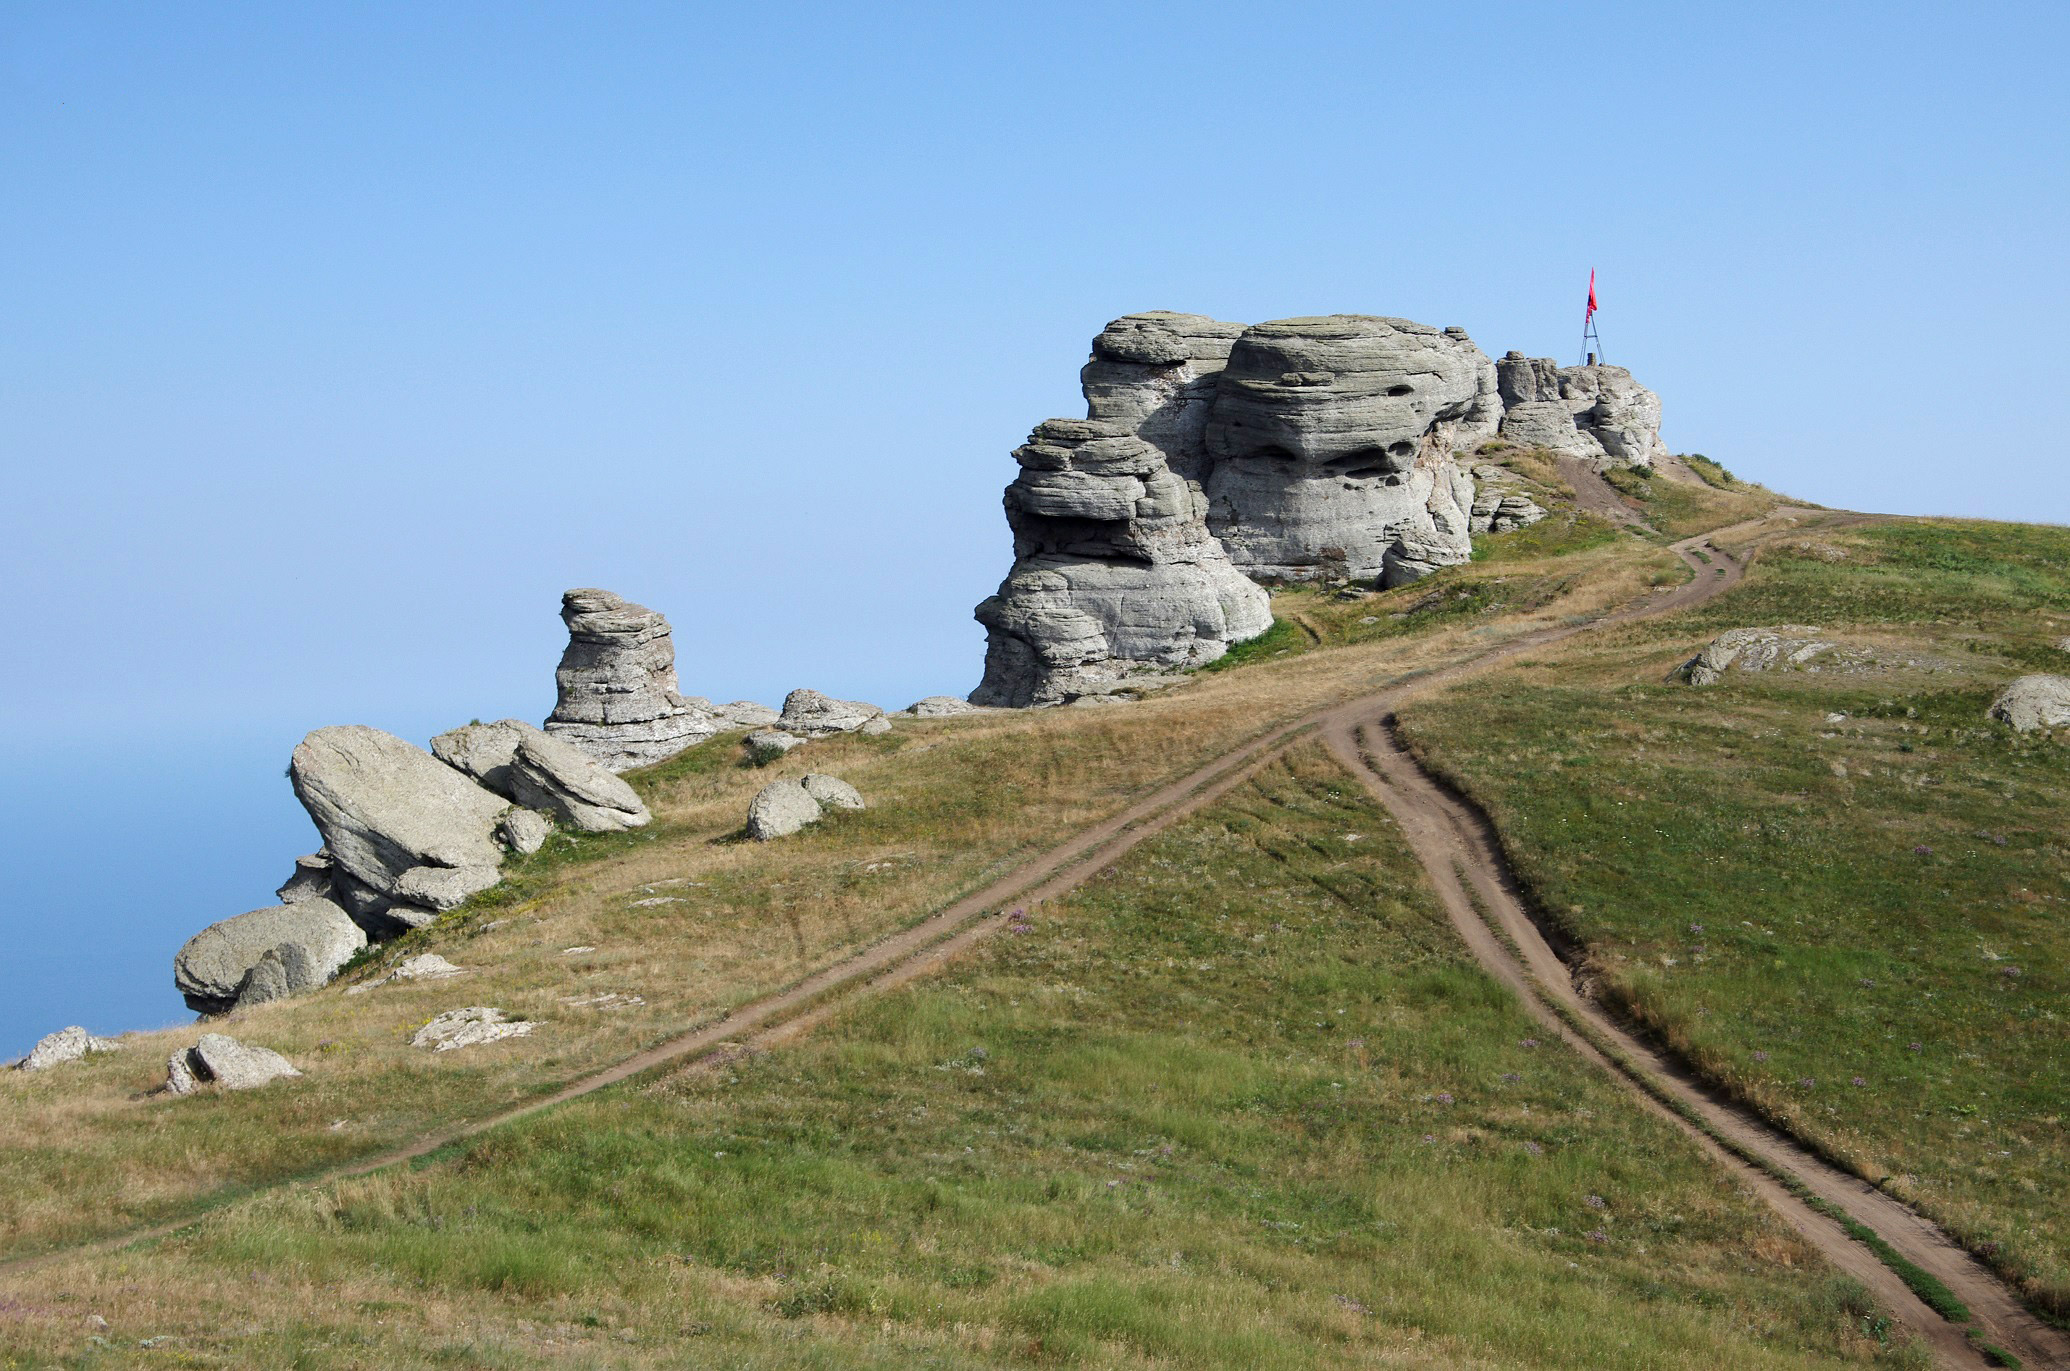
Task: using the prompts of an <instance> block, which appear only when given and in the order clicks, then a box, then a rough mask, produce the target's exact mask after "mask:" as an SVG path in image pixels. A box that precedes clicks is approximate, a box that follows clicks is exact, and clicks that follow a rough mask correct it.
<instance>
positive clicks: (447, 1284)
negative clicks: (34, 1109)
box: [0, 750, 1923, 1371]
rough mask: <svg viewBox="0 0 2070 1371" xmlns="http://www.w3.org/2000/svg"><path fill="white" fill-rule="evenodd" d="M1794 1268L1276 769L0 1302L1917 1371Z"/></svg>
mask: <svg viewBox="0 0 2070 1371" xmlns="http://www.w3.org/2000/svg"><path fill="white" fill-rule="evenodd" d="M1816 1269H1817V1263H1816V1261H1815V1259H1814V1258H1812V1256H1811V1255H1810V1254H1809V1253H1808V1252H1807V1251H1806V1250H1805V1249H1804V1248H1803V1247H1802V1246H1801V1244H1800V1243H1799V1241H1798V1240H1797V1239H1796V1237H1795V1236H1794V1235H1793V1234H1791V1233H1790V1232H1789V1231H1788V1230H1787V1229H1785V1228H1784V1227H1783V1226H1782V1225H1780V1224H1779V1223H1777V1222H1776V1221H1774V1220H1773V1219H1772V1218H1771V1217H1769V1216H1768V1215H1767V1213H1766V1212H1765V1211H1764V1210H1761V1209H1760V1208H1759V1207H1758V1206H1757V1205H1755V1204H1754V1203H1753V1202H1751V1201H1750V1200H1748V1199H1747V1198H1745V1197H1744V1196H1742V1195H1740V1194H1739V1193H1737V1192H1736V1191H1735V1190H1733V1189H1732V1188H1731V1187H1730V1186H1729V1185H1727V1184H1725V1183H1724V1182H1723V1181H1722V1180H1721V1179H1720V1178H1719V1177H1718V1175H1717V1173H1716V1172H1715V1171H1713V1170H1711V1169H1710V1168H1709V1167H1708V1166H1707V1165H1706V1164H1705V1163H1704V1162H1703V1161H1702V1159H1701V1158H1700V1157H1699V1155H1698V1154H1697V1153H1696V1152H1695V1151H1694V1150H1693V1149H1692V1148H1690V1147H1689V1146H1687V1145H1686V1144H1685V1143H1683V1142H1682V1141H1681V1140H1680V1138H1679V1137H1678V1136H1677V1135H1676V1134H1674V1133H1673V1132H1672V1131H1671V1130H1670V1129H1668V1128H1667V1127H1666V1126H1665V1125H1663V1124H1661V1123H1659V1122H1657V1121H1656V1120H1654V1119H1653V1118H1652V1117H1651V1116H1650V1115H1647V1114H1644V1113H1643V1112H1641V1111H1636V1110H1633V1109H1631V1108H1630V1107H1629V1105H1628V1103H1627V1102H1626V1101H1625V1100H1624V1099H1623V1098H1622V1097H1621V1095H1620V1093H1619V1091H1618V1089H1617V1088H1616V1087H1615V1086H1614V1085H1612V1084H1611V1083H1609V1082H1608V1081H1606V1080H1604V1079H1603V1078H1602V1077H1601V1076H1599V1075H1598V1074H1596V1073H1595V1072H1594V1071H1592V1070H1591V1069H1590V1068H1588V1067H1587V1066H1585V1065H1584V1064H1583V1063H1581V1062H1580V1061H1579V1060H1578V1059H1576V1058H1574V1057H1573V1056H1571V1055H1570V1054H1569V1053H1567V1052H1566V1051H1565V1050H1564V1049H1562V1048H1560V1047H1558V1046H1557V1045H1555V1044H1551V1043H1547V1044H1544V1045H1539V1044H1538V1043H1537V1041H1536V1039H1535V1038H1534V1029H1533V1025H1532V1022H1531V1020H1529V1019H1528V1018H1527V1017H1526V1016H1524V1015H1523V1014H1522V1012H1521V1011H1520V1010H1519V1009H1518V1008H1517V1007H1516V1006H1515V1005H1514V1004H1513V1003H1512V1002H1510V1001H1509V1000H1508V998H1507V997H1506V996H1505V995H1504V994H1502V993H1501V992H1500V991H1499V990H1498V989H1497V988H1496V987H1495V986H1494V985H1493V984H1492V983H1491V982H1489V981H1488V980H1487V979H1486V978H1485V977H1484V976H1483V975H1482V974H1481V973H1480V972H1479V971H1478V970H1477V969H1476V968H1475V967H1474V966H1473V965H1472V964H1471V962H1470V960H1469V959H1468V957H1467V956H1466V954H1465V953H1464V952H1463V950H1462V949H1460V948H1459V946H1458V944H1457V942H1456V940H1455V938H1454V937H1453V936H1452V934H1451V932H1450V930H1449V928H1448V927H1447V926H1446V924H1445V922H1444V920H1443V918H1442V916H1441V915H1440V914H1439V913H1438V912H1437V911H1436V909H1435V908H1434V903H1433V901H1432V900H1431V899H1430V898H1429V897H1428V895H1427V892H1426V891H1425V889H1424V888H1423V886H1422V885H1421V883H1420V881H1419V879H1418V878H1417V869H1416V867H1415V865H1414V862H1413V860H1412V858H1411V857H1410V856H1409V854H1408V853H1407V851H1406V850H1405V848H1404V847H1403V846H1402V845H1401V843H1400V842H1399V840H1398V838H1397V836H1396V835H1395V833H1394V831H1393V829H1392V827H1391V825H1390V823H1389V821H1388V820H1387V819H1386V817H1385V816H1384V815H1383V814H1381V813H1380V812H1378V811H1377V810H1376V809H1375V808H1374V807H1373V806H1372V805H1371V804H1370V803H1369V802H1368V801H1366V800H1365V799H1364V798H1363V797H1362V795H1361V794H1360V793H1359V792H1358V791H1357V790H1356V788H1355V786H1354V785H1353V783H1352V782H1351V781H1350V780H1349V779H1348V778H1346V777H1344V776H1343V775H1342V773H1341V772H1339V771H1337V770H1336V769H1335V768H1334V767H1333V766H1331V765H1330V764H1329V763H1327V762H1326V761H1325V760H1324V759H1323V758H1322V757H1321V755H1320V753H1319V751H1317V750H1309V751H1306V752H1303V753H1301V754H1297V755H1296V756H1295V757H1293V758H1291V759H1289V760H1288V761H1286V762H1284V763H1282V764H1280V765H1278V766H1276V767H1275V768H1273V769H1272V770H1270V771H1268V772H1267V773H1266V774H1265V775H1263V776H1262V777H1261V778H1260V780H1259V781H1257V782H1256V783H1254V784H1252V785H1250V786H1247V787H1245V788H1243V789H1240V790H1239V791H1237V792H1235V793H1234V794H1232V795H1231V796H1230V797H1229V798H1228V799H1227V800H1225V801H1224V802H1223V803H1222V804H1221V805H1220V806H1219V807H1218V808H1217V809H1215V810H1214V811H1212V812H1210V813H1207V814H1204V815H1202V816H1199V817H1197V818H1196V819H1194V820H1192V821H1190V822H1188V823H1187V824H1184V825H1182V826H1180V827H1177V828H1175V829H1173V830H1172V831H1170V832H1169V833H1167V834H1164V835H1161V836H1160V837H1159V838H1157V839H1155V840H1153V841H1152V842H1150V843H1148V844H1146V845H1145V846H1144V847H1143V848H1141V849H1139V850H1138V851H1137V852H1136V853H1135V854H1133V855H1132V856H1131V857H1130V858H1129V859H1128V860H1127V861H1126V862H1125V863H1124V864H1122V865H1121V866H1120V867H1118V868H1117V869H1116V870H1115V871H1113V872H1111V873H1109V874H1108V875H1107V876H1106V877H1103V878H1101V879H1100V880H1098V881H1096V882H1094V883H1093V884H1092V885H1090V886H1088V887H1086V888H1084V889H1082V890H1081V891H1080V892H1079V893H1078V894H1076V895H1074V896H1073V897H1071V898H1070V899H1069V900H1067V901H1064V902H1061V903H1059V904H1058V905H1055V906H1050V907H1045V908H1043V909H1040V910H1038V911H1036V913H1035V916H1034V917H1033V919H1032V920H1029V921H1027V922H1026V923H1025V925H1024V927H1023V929H1022V931H1019V932H1016V933H1010V934H1002V935H1000V936H998V937H996V938H994V939H993V940H991V941H990V942H989V943H987V944H986V945H985V946H983V947H982V948H980V949H979V950H977V951H976V952H975V953H973V954H972V955H970V956H969V957H967V958H965V959H963V960H962V961H960V962H958V963H957V964H955V965H953V966H952V967H950V968H949V969H947V970H945V971H944V972H943V973H941V974H939V975H937V976H935V977H933V978H931V979H929V980H926V981H922V982H920V983H918V984H916V985H913V986H911V987H908V988H906V989H904V990H901V991H899V992H896V993H894V994H890V995H887V996H884V997H882V998H880V999H878V1000H875V1001H873V1002H869V1003H867V1004H864V1005H861V1006H858V1007H857V1008H855V1009H853V1010H851V1011H850V1012H848V1013H847V1014H846V1015H844V1016H843V1017H842V1018H840V1019H839V1020H837V1021H836V1022H835V1023H833V1024H830V1025H827V1026H826V1027H825V1028H823V1029H822V1030H820V1031H819V1032H818V1033H816V1034H815V1035H814V1036H813V1037H812V1038H810V1039H808V1040H806V1041H805V1042H803V1043H800V1044H798V1045H796V1046H794V1047H789V1048H786V1049H784V1050H783V1051H781V1052H778V1053H775V1054H772V1055H768V1056H763V1057H756V1058H751V1059H747V1060H742V1061H739V1062H736V1063H734V1064H733V1065H732V1066H731V1067H730V1068H728V1069H726V1070H724V1071H723V1072H721V1073H719V1074H716V1075H711V1074H700V1075H692V1076H684V1077H680V1078H677V1079H674V1080H671V1081H668V1082H665V1083H662V1084H659V1085H656V1086H651V1087H648V1088H646V1089H643V1090H638V1091H631V1090H622V1091H615V1092H612V1093H611V1094H610V1095H608V1096H604V1097H598V1098H595V1099H592V1100H589V1101H586V1102H582V1103H580V1104H578V1105H576V1106H574V1107H571V1108H569V1109H567V1110H564V1111H560V1112H558V1113H556V1114H554V1115H552V1116H549V1117H546V1118H542V1119H539V1120H535V1121H533V1122H530V1123H528V1124H525V1125H522V1126H519V1127H516V1128H512V1129H509V1130H506V1131H504V1132H502V1133H499V1134H498V1135H496V1136H495V1137H493V1138H491V1139H486V1140H483V1141H481V1142H479V1143H477V1144H475V1145H473V1146H471V1147H469V1148H468V1149H466V1150H465V1151H463V1152H459V1153H456V1154H454V1155H451V1156H449V1157H447V1158H444V1159H441V1160H439V1161H437V1162H435V1163H433V1164H430V1165H427V1166H424V1167H422V1168H419V1169H417V1170H414V1171H411V1172H407V1173H402V1174H391V1175H382V1176H377V1177H372V1178H367V1179H364V1180H360V1181H355V1182H350V1183H346V1184H342V1185H339V1186H335V1187H331V1188H327V1189H324V1190H321V1191H314V1190H298V1191H292V1192H285V1193H282V1194H280V1195H277V1196H274V1197H269V1198H268V1199H266V1200H264V1201H262V1202H259V1203H256V1204H254V1205H251V1206H248V1207H246V1208H243V1209H240V1210H238V1211H235V1212H232V1213H228V1214H225V1215H223V1216H221V1217H219V1218H218V1219H216V1220H215V1221H213V1222H211V1223H210V1224H209V1225H208V1226H207V1228H206V1229H205V1230H204V1231H202V1232H201V1233H199V1234H197V1235H194V1236H191V1237H188V1238H183V1239H181V1240H179V1241H177V1242H173V1243H168V1244H165V1245H163V1246H161V1247H160V1248H159V1249H158V1250H156V1251H154V1252H152V1253H149V1254H139V1255H132V1256H129V1257H125V1258H120V1259H115V1260H113V1261H107V1262H102V1263H97V1264H95V1265H94V1266H93V1267H92V1268H90V1269H84V1268H82V1269H77V1270H71V1271H67V1270H64V1269H59V1270H56V1271H53V1272H51V1273H49V1274H48V1275H47V1276H45V1277H40V1278H38V1281H37V1283H36V1285H35V1286H33V1287H32V1288H30V1289H27V1290H24V1291H23V1292H22V1298H23V1299H24V1300H26V1301H29V1302H31V1303H35V1304H40V1305H44V1306H47V1307H50V1308H56V1307H57V1304H58V1301H57V1299H56V1297H55V1296H54V1294H53V1293H52V1292H54V1291H65V1292H70V1293H72V1294H74V1295H75V1296H78V1297H81V1298H85V1299H88V1300H90V1301H91V1303H92V1307H93V1308H94V1309H96V1310H97V1311H99V1312H101V1313H102V1314H103V1315H105V1316H106V1317H107V1318H108V1319H109V1321H110V1324H111V1328H110V1330H109V1332H108V1334H107V1335H106V1337H107V1339H108V1341H109V1344H110V1349H111V1352H112V1353H113V1354H116V1355H120V1354H122V1353H123V1351H124V1349H127V1348H129V1347H133V1346H135V1345H136V1342H137V1340H138V1339H139V1338H141V1337H144V1336H157V1337H170V1338H171V1339H172V1340H173V1345H174V1346H176V1347H177V1348H178V1349H179V1351H180V1354H181V1356H182V1359H183V1364H185V1365H189V1366H197V1367H209V1366H218V1365H244V1364H269V1365H272V1364H278V1365H288V1364H293V1365H296V1366H300V1367H308V1368H312V1371H314V1369H317V1368H328V1367H342V1366H348V1365H369V1364H378V1365H382V1366H392V1367H418V1366H438V1365H467V1366H481V1367H532V1366H540V1365H546V1364H549V1363H559V1364H566V1363H567V1362H569V1361H577V1362H580V1364H583V1365H594V1366H623V1367H648V1366H680V1365H700V1366H702V1365H725V1366H729V1367H774V1366H821V1367H851V1366H852V1367H872V1366H886V1367H889V1366H913V1365H930V1366H940V1367H978V1366H1021V1365H1027V1366H1051V1365H1056V1366H1086V1367H1150V1366H1159V1367H1203V1368H1207V1367H1213V1368H1222V1367H1230V1366H1244V1367H1256V1368H1310V1367H1352V1366H1371V1365H1375V1364H1386V1365H1390V1366H1403V1367H1448V1368H1449V1367H1460V1366H1467V1367H1491V1368H1492V1367H1505V1368H1508V1367H1588V1368H1634V1369H1635V1371H1636V1368H1646V1369H1647V1371H1653V1369H1654V1368H1663V1367H1690V1368H1711V1367H1715V1366H1718V1365H1721V1364H1722V1365H1730V1366H1733V1367H1735V1368H1783V1367H1822V1366H1845V1365H1860V1364H1864V1363H1868V1362H1879V1363H1887V1364H1896V1365H1914V1364H1923V1363H1922V1362H1921V1361H1920V1359H1919V1357H1918V1355H1917V1354H1916V1352H1915V1351H1913V1350H1912V1349H1909V1348H1905V1347H1900V1346H1894V1345H1892V1344H1891V1343H1890V1342H1889V1341H1888V1338H1889V1330H1888V1327H1887V1325H1885V1324H1884V1323H1883V1322H1882V1321H1881V1320H1880V1318H1879V1316H1878V1315H1877V1313H1876V1311H1875V1310H1874V1309H1873V1308H1871V1307H1869V1305H1868V1304H1867V1303H1866V1301H1865V1300H1864V1299H1863V1297H1862V1295H1861V1293H1860V1291H1859V1289H1858V1288H1856V1287H1854V1286H1852V1285H1851V1283H1849V1282H1846V1281H1844V1280H1841V1279H1839V1278H1836V1277H1832V1276H1829V1275H1815V1274H1812V1273H1813V1272H1814V1271H1815V1270H1816ZM247 1273H252V1274H251V1275H249V1276H248V1275H247ZM255 1280H256V1281H258V1282H260V1284H257V1285H254V1284H253V1283H252V1282H253V1281H255ZM255 1300H260V1301H263V1303H264V1306H265V1308H266V1309H267V1311H268V1318H267V1319H266V1320H265V1326H264V1327H263V1328H262V1329H261V1328H253V1329H251V1330H250V1331H244V1332H241V1331H239V1324H240V1322H241V1321H242V1318H243V1313H242V1311H243V1310H245V1309H246V1308H248V1307H249V1306H250V1305H251V1303H252V1302H253V1301H255ZM77 1308H78V1306H76V1305H75V1306H74V1309H75V1311H76V1309H77ZM76 1328H77V1319H76V1312H75V1315H74V1317H73V1318H72V1319H70V1320H67V1321H65V1323H64V1324H63V1326H62V1327H61V1326H60V1324H59V1321H58V1320H57V1319H55V1318H53V1319H42V1318H34V1317H32V1318H24V1319H21V1320H18V1321H16V1322H15V1323H13V1324H0V1339H5V1340H6V1341H7V1342H8V1344H9V1345H10V1347H11V1350H13V1351H14V1352H15V1353H16V1355H19V1356H22V1357H24V1358H33V1357H35V1356H37V1355H40V1354H45V1353H51V1352H56V1351H58V1350H60V1349H61V1348H63V1347H64V1346H66V1345H67V1340H70V1341H72V1342H76V1341H77V1339H78V1336H79V1335H78V1333H77V1332H76Z"/></svg>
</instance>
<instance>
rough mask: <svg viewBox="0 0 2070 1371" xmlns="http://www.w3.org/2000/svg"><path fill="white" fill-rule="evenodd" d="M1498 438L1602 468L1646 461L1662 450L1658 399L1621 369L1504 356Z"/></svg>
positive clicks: (1499, 365) (1498, 376)
mask: <svg viewBox="0 0 2070 1371" xmlns="http://www.w3.org/2000/svg"><path fill="white" fill-rule="evenodd" d="M1495 372H1496V384H1497V387H1498V389H1499V391H1500V394H1501V398H1502V406H1503V413H1502V436H1503V437H1504V438H1506V439H1508V440H1509V441H1510V442H1513V443H1517V444H1519V445H1521V446H1525V447H1542V448H1547V449H1550V450H1552V451H1554V452H1564V453H1567V454H1569V455H1571V456H1575V457H1579V458H1581V459H1583V460H1584V461H1586V462H1588V463H1589V464H1590V465H1591V466H1593V467H1595V468H1597V469H1598V470H1601V469H1603V468H1605V467H1611V466H1639V467H1650V466H1652V465H1653V463H1654V461H1655V460H1656V459H1658V458H1660V457H1665V456H1666V455H1667V447H1666V445H1665V444H1663V443H1662V442H1661V441H1660V397H1659V396H1658V395H1655V394H1654V393H1653V392H1652V391H1650V390H1648V389H1646V387H1644V386H1642V385H1640V384H1639V383H1638V382H1637V381H1634V380H1633V379H1632V374H1631V372H1629V371H1627V370H1625V369H1624V368H1623V367H1613V366H1606V365H1603V364H1601V363H1598V364H1596V365H1593V366H1578V367H1563V366H1561V365H1560V364H1559V363H1557V362H1555V361H1553V360H1552V359H1551V358H1550V357H1526V356H1524V355H1523V354H1522V353H1520V352H1511V353H1508V354H1506V355H1505V356H1504V357H1503V358H1502V360H1501V361H1499V362H1497V363H1496V364H1495Z"/></svg>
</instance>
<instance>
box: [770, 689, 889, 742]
mask: <svg viewBox="0 0 2070 1371" xmlns="http://www.w3.org/2000/svg"><path fill="white" fill-rule="evenodd" d="M882 717H884V711H883V710H881V709H879V708H878V707H877V706H876V705H873V704H867V703H865V702H863V701H861V700H836V699H834V698H833V697H832V696H830V695H822V694H821V693H820V692H818V691H816V690H794V691H792V692H791V693H790V694H789V695H786V696H785V697H784V701H783V713H782V715H780V716H779V717H778V718H777V720H776V726H777V727H778V728H780V729H782V730H783V731H784V732H786V733H789V734H792V735H794V736H796V737H800V738H808V739H809V738H825V737H829V736H831V735H833V734H836V733H853V732H855V731H857V730H858V729H860V728H862V727H863V726H864V725H866V724H868V723H869V722H870V721H871V720H873V719H881V718H882Z"/></svg>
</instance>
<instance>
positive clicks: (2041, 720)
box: [1991, 674, 2070, 733]
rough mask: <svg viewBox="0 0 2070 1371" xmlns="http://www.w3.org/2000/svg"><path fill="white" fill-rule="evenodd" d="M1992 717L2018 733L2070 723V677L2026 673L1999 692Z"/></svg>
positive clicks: (1993, 706) (1994, 702) (1993, 704)
mask: <svg viewBox="0 0 2070 1371" xmlns="http://www.w3.org/2000/svg"><path fill="white" fill-rule="evenodd" d="M1991 717H1992V718H1994V719H1997V720H1998V721H2000V722H2001V723H2006V724H2010V725H2011V726H2012V728H2013V731H2014V732H2015V733H2032V732H2034V731H2035V730H2036V729H2041V728H2059V727H2061V726H2062V725H2064V724H2070V676H2050V675H2046V674H2037V675H2033V676H2022V677H2020V678H2019V679H2018V680H2016V681H2014V682H2013V683H2012V684H2011V685H2008V686H2007V687H2006V688H2005V689H2004V690H2001V691H2000V692H1998V698H1997V699H1995V700H1993V701H1992V702H1991Z"/></svg>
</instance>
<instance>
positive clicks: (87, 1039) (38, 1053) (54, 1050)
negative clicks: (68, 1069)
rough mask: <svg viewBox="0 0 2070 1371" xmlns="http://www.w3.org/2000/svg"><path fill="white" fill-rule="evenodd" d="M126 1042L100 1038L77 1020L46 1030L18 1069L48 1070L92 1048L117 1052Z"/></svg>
mask: <svg viewBox="0 0 2070 1371" xmlns="http://www.w3.org/2000/svg"><path fill="white" fill-rule="evenodd" d="M121 1048H122V1044H121V1043H119V1042H117V1041H116V1040H115V1039H113V1038H96V1037H95V1036H94V1035H93V1034H91V1033H89V1032H87V1031H86V1030H85V1029H83V1028H81V1027H80V1026H79V1025H77V1024H73V1025H72V1026H71V1027H70V1028H60V1029H59V1030H58V1031H57V1032H55V1033H50V1034H46V1035H45V1036H44V1037H42V1038H41V1039H39V1040H38V1041H37V1043H36V1045H35V1046H34V1047H32V1048H30V1049H29V1055H28V1056H26V1057H24V1058H22V1059H21V1060H20V1061H18V1062H16V1063H15V1064H14V1065H15V1069H16V1070H18V1071H48V1070H49V1069H50V1068H51V1067H53V1066H59V1065H62V1064H63V1063H65V1062H76V1061H78V1060H79V1059H80V1058H81V1057H84V1056H85V1055H86V1054H87V1053H89V1052H116V1051H120V1050H121Z"/></svg>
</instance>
